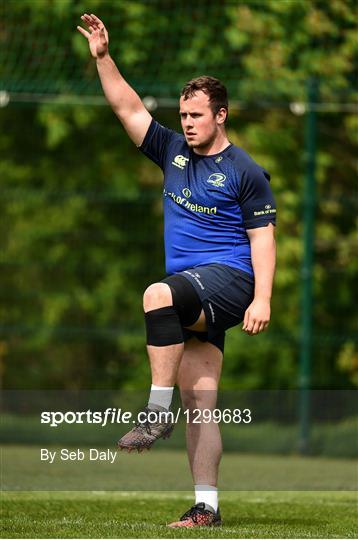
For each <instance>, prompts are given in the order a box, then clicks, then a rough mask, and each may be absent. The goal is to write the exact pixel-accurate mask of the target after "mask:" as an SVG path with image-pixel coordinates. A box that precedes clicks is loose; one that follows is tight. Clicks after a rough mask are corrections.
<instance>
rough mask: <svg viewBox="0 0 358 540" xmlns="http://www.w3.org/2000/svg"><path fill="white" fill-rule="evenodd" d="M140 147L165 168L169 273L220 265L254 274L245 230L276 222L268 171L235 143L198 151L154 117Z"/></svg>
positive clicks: (164, 192)
mask: <svg viewBox="0 0 358 540" xmlns="http://www.w3.org/2000/svg"><path fill="white" fill-rule="evenodd" d="M140 150H141V151H142V152H143V153H144V154H145V155H146V156H148V157H149V158H150V159H151V160H152V161H154V162H155V163H156V164H157V165H159V167H161V169H162V170H163V172H164V190H163V197H164V244H165V261H166V271H167V273H168V274H174V273H176V272H181V271H182V270H185V269H187V268H193V267H196V266H201V265H204V264H210V263H219V264H226V265H228V266H231V267H233V268H239V269H240V270H243V271H245V272H248V273H249V274H253V270H252V264H251V250H250V242H249V239H248V236H247V233H246V229H254V228H257V227H264V226H266V225H268V223H273V224H275V216H276V208H275V202H274V198H273V195H272V192H271V188H270V185H269V180H270V176H269V174H268V173H267V172H266V171H265V170H264V169H263V168H262V167H260V166H259V165H258V164H257V163H255V161H254V160H253V159H252V158H251V157H250V156H249V155H248V154H247V153H246V152H245V151H244V150H242V149H241V148H238V147H237V146H234V145H233V144H230V145H229V146H228V147H227V148H225V150H223V151H222V152H219V153H218V154H213V155H210V156H201V155H198V154H195V152H194V151H193V150H192V149H191V148H190V147H189V146H188V144H187V143H186V140H185V137H184V135H182V134H179V133H176V132H175V131H172V130H171V129H167V128H165V127H163V126H161V125H160V124H159V123H158V122H156V121H155V120H153V121H152V123H151V125H150V126H149V129H148V132H147V134H146V136H145V138H144V141H143V143H142V145H141V146H140Z"/></svg>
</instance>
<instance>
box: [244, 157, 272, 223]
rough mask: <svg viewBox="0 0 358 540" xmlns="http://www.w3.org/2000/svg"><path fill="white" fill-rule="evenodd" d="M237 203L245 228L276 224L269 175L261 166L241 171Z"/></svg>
mask: <svg viewBox="0 0 358 540" xmlns="http://www.w3.org/2000/svg"><path fill="white" fill-rule="evenodd" d="M239 204H240V207H241V211H242V216H243V220H244V226H245V228H246V229H256V228H258V227H265V226H267V225H268V224H269V223H272V224H273V225H275V224H276V204H275V199H274V197H273V194H272V190H271V187H270V175H269V174H268V173H267V172H266V171H265V170H264V169H262V168H261V167H259V166H255V167H250V169H247V170H245V171H244V172H243V174H242V177H241V184H240V194H239Z"/></svg>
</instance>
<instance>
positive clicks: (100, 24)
mask: <svg viewBox="0 0 358 540" xmlns="http://www.w3.org/2000/svg"><path fill="white" fill-rule="evenodd" d="M91 17H92V20H94V21H95V22H96V23H97V24H98V25H99V26H104V24H103V22H102V21H101V19H99V18H98V17H96V15H94V14H93V13H91Z"/></svg>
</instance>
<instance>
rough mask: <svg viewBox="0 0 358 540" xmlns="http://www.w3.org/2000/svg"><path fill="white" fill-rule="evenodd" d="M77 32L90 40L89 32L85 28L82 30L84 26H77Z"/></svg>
mask: <svg viewBox="0 0 358 540" xmlns="http://www.w3.org/2000/svg"><path fill="white" fill-rule="evenodd" d="M77 30H78V31H79V32H81V34H82V35H83V36H85V38H87V39H88V38H89V37H90V35H91V34H90V33H89V32H87V30H85V29H84V28H82V26H77Z"/></svg>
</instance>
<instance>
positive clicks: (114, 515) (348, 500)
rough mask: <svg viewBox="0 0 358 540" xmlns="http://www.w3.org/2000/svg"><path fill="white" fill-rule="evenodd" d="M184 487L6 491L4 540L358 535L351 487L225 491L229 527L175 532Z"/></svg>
mask: <svg viewBox="0 0 358 540" xmlns="http://www.w3.org/2000/svg"><path fill="white" fill-rule="evenodd" d="M191 503H192V495H191V494H189V493H183V492H181V493H179V492H163V493H159V492H125V493H114V492H103V493H101V492H32V493H31V492H17V493H16V492H11V493H10V492H7V493H3V494H2V513H3V516H2V523H3V525H2V538H4V537H5V538H57V537H60V538H188V537H189V538H257V537H259V538H356V535H357V530H358V529H357V522H356V523H354V520H356V518H357V506H356V505H357V499H356V496H355V494H354V493H352V492H282V491H280V492H224V493H222V494H221V503H220V506H221V511H222V514H223V520H224V523H223V526H222V527H220V528H215V529H200V528H198V529H195V530H188V529H186V530H173V529H168V528H167V527H166V526H165V524H166V523H168V522H170V521H171V520H174V519H176V518H177V517H178V515H179V514H180V513H181V512H184V511H185V510H186V509H187V508H188V507H189V506H190V505H191Z"/></svg>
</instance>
